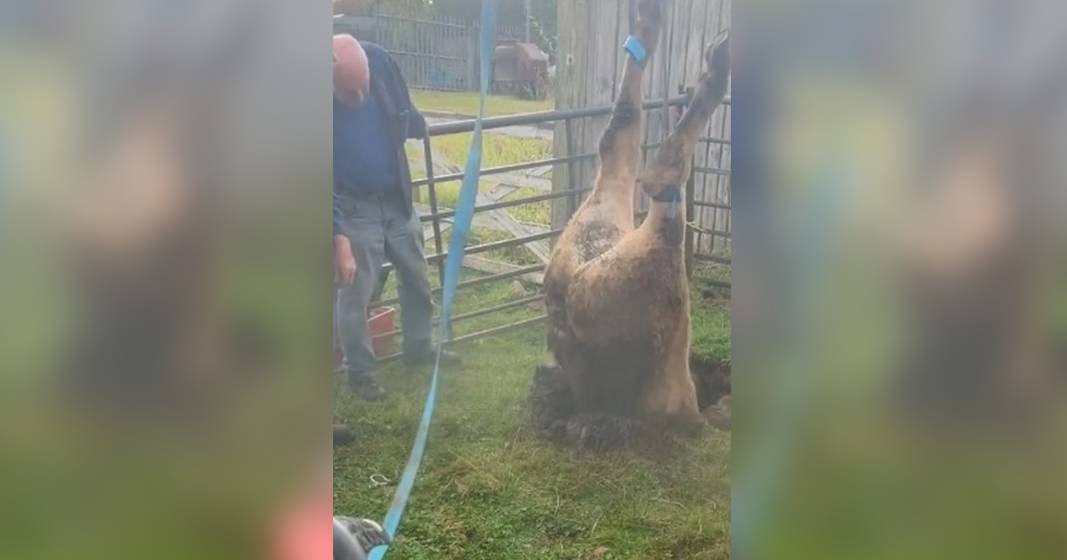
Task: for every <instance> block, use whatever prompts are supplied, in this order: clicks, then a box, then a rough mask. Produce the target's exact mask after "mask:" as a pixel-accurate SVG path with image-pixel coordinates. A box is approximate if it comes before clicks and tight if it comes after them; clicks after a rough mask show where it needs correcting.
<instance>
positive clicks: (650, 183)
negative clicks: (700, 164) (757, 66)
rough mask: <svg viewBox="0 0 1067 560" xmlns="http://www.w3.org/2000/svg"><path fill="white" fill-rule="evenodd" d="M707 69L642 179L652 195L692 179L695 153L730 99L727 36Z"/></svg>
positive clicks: (708, 58) (713, 52) (710, 54)
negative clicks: (712, 121)
mask: <svg viewBox="0 0 1067 560" xmlns="http://www.w3.org/2000/svg"><path fill="white" fill-rule="evenodd" d="M705 59H706V62H707V66H708V68H707V70H706V71H705V72H704V74H703V75H702V76H701V77H700V85H699V86H698V87H697V90H696V93H694V94H693V99H692V100H691V101H690V103H689V108H688V109H687V110H686V112H685V114H684V115H682V119H681V120H680V121H679V122H678V126H677V128H675V129H674V131H673V132H672V133H671V134H670V136H668V137H667V139H666V140H665V141H664V142H663V145H662V146H661V147H660V149H659V151H658V152H657V153H656V159H655V160H653V163H652V165H651V167H650V169H649V170H648V171H647V172H646V173H645V175H644V176H643V177H642V180H641V186H642V188H644V190H645V192H646V193H647V194H649V195H650V196H656V195H658V194H660V193H661V192H662V190H663V189H665V188H666V187H669V186H677V185H682V184H684V183H685V182H686V181H687V180H688V179H689V173H690V171H691V166H692V159H693V151H694V150H695V147H696V143H697V140H698V139H699V138H700V135H701V133H702V132H703V131H704V127H706V126H707V124H708V121H709V120H711V115H712V114H713V113H715V109H716V108H717V107H718V106H719V104H720V103H722V101H723V99H724V98H725V97H726V90H727V86H728V85H729V83H730V38H729V36H728V35H723V37H722V38H721V39H720V40H719V41H718V42H717V43H715V44H713V45H711V46H709V47H708V50H707V51H706V52H705Z"/></svg>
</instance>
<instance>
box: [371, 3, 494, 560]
mask: <svg viewBox="0 0 1067 560" xmlns="http://www.w3.org/2000/svg"><path fill="white" fill-rule="evenodd" d="M496 8H497V0H482V32H481V60H480V63H481V66H480V67H481V84H480V85H481V99H480V101H479V108H478V120H477V122H475V125H474V134H473V136H474V138H473V139H472V141H471V147H470V151H469V152H468V154H467V167H466V170H465V171H464V173H463V186H462V187H461V189H460V194H459V201H458V202H457V204H456V215H455V220H454V222H453V226H452V231H453V234H452V240H451V243H450V244H449V247H448V260H447V261H445V277H444V286H443V290H442V298H441V299H442V301H441V322H440V325H439V334H438V341H439V342H443V341H445V340H448V338H449V332H450V323H451V319H452V304H453V301H454V299H455V294H456V285H457V284H458V282H459V272H460V267H461V264H462V263H463V252H464V249H465V247H466V244H467V234H468V233H469V232H470V227H471V221H472V219H473V217H474V202H475V199H476V198H477V195H478V178H479V175H480V173H481V167H482V119H483V118H485V97H486V95H487V94H488V93H489V72H490V70H489V63H490V61H491V60H492V58H493V46H494V42H495V38H496ZM443 347H444V345H443V344H441V345H439V346H438V348H437V358H436V360H435V361H434V366H433V374H432V376H431V378H430V390H429V392H428V393H427V394H426V404H425V405H424V406H423V410H422V419H421V420H420V421H419V428H418V431H417V432H416V433H415V443H414V444H412V446H411V455H410V456H409V457H408V463H407V465H406V466H405V467H404V474H403V475H402V476H401V478H400V483H399V484H398V485H397V489H396V494H395V495H394V496H393V503H392V504H391V505H390V506H389V512H388V513H387V514H386V516H385V523H384V524H383V527H384V528H385V531H386V533H387V534H388V535H389V537H390V539H391V540H392V539H395V538H396V535H397V531H398V530H399V528H400V520H401V519H402V518H403V516H404V509H405V508H406V507H407V503H408V499H409V498H410V497H411V488H412V487H413V486H414V485H415V477H416V475H417V474H418V472H419V465H420V464H421V463H422V456H423V453H424V452H425V450H426V438H427V435H428V434H429V431H430V423H431V422H432V421H433V411H434V406H435V405H436V403H437V381H438V372H439V370H440V366H441V349H442V348H443ZM388 550H389V546H388V545H379V546H377V547H375V548H374V549H373V550H371V553H370V557H369V558H370V560H381V559H382V558H383V557H384V556H385V553H386V552H387V551H388Z"/></svg>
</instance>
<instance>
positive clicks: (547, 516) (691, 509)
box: [334, 272, 730, 560]
mask: <svg viewBox="0 0 1067 560" xmlns="http://www.w3.org/2000/svg"><path fill="white" fill-rule="evenodd" d="M467 274H468V277H470V275H472V274H473V273H470V272H468V273H467ZM513 289H514V288H512V287H511V286H509V285H508V283H494V284H490V285H487V286H484V287H480V288H479V289H476V290H463V291H461V294H460V297H459V298H458V301H457V306H458V312H462V311H463V310H470V309H473V308H477V307H485V306H487V305H492V304H495V303H500V302H501V301H504V300H505V299H506V298H514V297H515V294H513V293H511V292H512V291H513ZM693 299H694V309H693V315H694V325H700V327H699V328H700V329H703V330H702V331H701V332H708V333H711V332H718V333H719V334H718V335H715V336H713V337H712V338H715V339H716V340H720V339H721V337H722V336H725V337H727V338H726V341H727V343H728V336H729V334H728V333H729V327H728V316H726V315H724V313H725V310H724V309H723V308H716V307H709V306H707V305H705V304H703V303H702V302H701V299H700V298H699V297H694V298H693ZM540 313H541V311H540V310H536V309H529V308H521V309H519V310H515V311H513V312H509V313H507V314H506V316H505V317H499V316H490V317H485V318H479V319H477V320H472V321H469V322H461V323H459V324H457V334H461V333H462V332H470V331H472V330H480V329H484V328H486V327H487V326H489V325H490V324H500V323H502V322H507V321H513V320H516V319H519V318H523V317H531V316H535V315H537V314H540ZM705 316H707V318H705ZM724 317H726V323H725V324H724V323H723V318H724ZM461 325H462V328H460V326H461ZM697 330H698V329H697V328H695V329H694V332H696V331H697ZM701 340H705V338H701V337H697V338H695V342H699V341H701ZM458 350H459V351H460V353H461V355H462V356H463V359H464V364H463V367H462V368H458V369H456V370H454V371H447V372H445V373H444V375H443V378H442V382H441V383H442V385H441V389H440V390H441V393H440V395H439V399H440V400H439V404H438V408H437V413H436V418H435V421H434V425H433V428H432V429H431V432H430V441H429V446H428V449H427V455H426V457H425V460H424V462H423V465H422V469H421V471H420V476H419V479H418V481H417V482H416V484H415V489H414V492H413V495H412V500H411V502H410V504H409V505H408V509H407V512H406V514H405V519H404V522H403V525H402V527H401V530H400V536H399V539H398V540H397V542H396V544H395V545H394V547H393V549H392V551H391V552H390V557H391V558H394V559H396V560H430V559H434V560H436V559H452V558H463V559H470V560H509V559H538V560H540V559H548V560H552V559H558V560H562V559H567V560H572V559H586V558H590V559H592V558H599V559H601V560H608V559H614V560H621V559H638V558H640V559H646V558H655V559H686V560H709V559H719V558H728V557H729V540H730V539H729V532H730V525H729V518H730V513H729V512H730V507H729V496H730V476H729V452H730V439H729V435H728V434H723V433H720V432H713V433H708V434H706V435H705V436H703V437H701V438H700V439H697V440H691V441H678V442H675V443H673V444H672V445H670V446H669V448H668V449H666V450H660V451H658V452H656V453H655V454H653V453H652V452H648V451H643V452H642V451H637V450H625V451H617V452H612V453H606V454H599V453H581V452H577V451H574V450H572V449H567V448H562V447H559V446H556V445H553V444H550V443H547V442H545V441H542V440H540V439H538V438H537V437H535V435H534V434H533V433H532V432H531V430H530V428H529V426H528V419H527V409H526V392H527V389H528V386H529V382H530V378H531V376H532V373H533V369H534V367H535V366H537V365H538V364H541V363H544V362H545V361H546V360H547V356H546V353H545V351H544V331H543V327H541V326H536V327H530V328H528V329H524V330H520V331H516V332H513V333H511V334H506V335H501V336H496V337H492V338H487V339H482V340H480V341H476V342H471V343H468V344H465V345H461V346H460V347H459V348H458ZM698 351H705V350H703V349H698ZM711 351H713V352H716V353H718V352H720V351H721V350H720V349H716V350H711ZM427 376H428V370H427V369H426V368H407V367H404V366H401V365H392V366H388V367H386V368H385V369H383V371H382V372H381V379H382V382H383V384H384V385H385V387H386V388H387V389H388V390H389V391H390V396H389V398H388V399H386V400H385V401H384V402H381V403H365V402H362V401H358V400H356V399H354V398H353V397H352V396H351V395H350V394H349V393H348V392H347V391H345V390H343V389H341V388H340V387H338V390H337V395H338V397H337V399H336V401H335V402H336V412H337V413H338V415H339V416H340V417H342V418H343V419H344V420H345V421H346V422H347V423H348V424H349V425H350V426H352V427H353V428H354V429H355V431H356V432H357V437H358V439H357V442H356V443H355V444H353V445H351V446H349V447H346V448H343V449H339V450H337V451H336V453H335V455H334V506H335V508H336V511H338V512H339V513H345V514H350V515H360V516H366V517H371V518H378V519H380V518H381V517H383V516H384V514H385V511H386V509H387V508H388V505H389V503H390V500H391V499H392V495H393V491H394V490H395V485H392V484H391V485H389V486H386V487H380V488H370V485H369V477H370V476H371V475H373V474H384V475H385V476H387V477H389V479H390V480H392V481H396V480H397V479H398V478H399V476H400V471H401V470H402V469H403V466H404V464H405V462H406V460H407V456H408V452H409V451H410V445H411V440H412V437H413V434H414V430H415V426H416V423H417V421H418V417H419V414H420V412H421V406H422V403H423V398H424V396H425V391H426V385H427V380H428V377H427Z"/></svg>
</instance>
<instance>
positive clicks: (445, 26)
mask: <svg viewBox="0 0 1067 560" xmlns="http://www.w3.org/2000/svg"><path fill="white" fill-rule="evenodd" d="M334 32H335V33H341V32H344V33H352V34H353V35H355V36H356V37H358V38H359V39H360V40H365V41H371V42H374V43H377V44H379V45H381V46H382V47H383V48H385V49H386V50H388V51H389V52H390V53H391V54H392V55H393V58H394V59H395V60H396V62H397V64H398V65H399V66H400V69H401V71H402V72H403V74H404V78H405V79H406V80H407V82H408V85H409V86H411V87H415V88H423V89H437V90H447V91H464V90H470V91H476V90H477V89H478V25H477V22H473V21H465V20H462V19H459V18H450V17H444V16H433V17H432V19H421V18H413V17H408V16H401V15H394V14H389V13H384V12H380V13H374V14H370V15H367V16H359V17H357V16H342V17H339V18H336V19H334ZM523 33H524V30H523V28H522V26H516V25H500V26H498V27H497V41H507V40H520V39H521V38H522V36H523Z"/></svg>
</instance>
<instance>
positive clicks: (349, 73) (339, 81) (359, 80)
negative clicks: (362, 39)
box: [333, 34, 370, 107]
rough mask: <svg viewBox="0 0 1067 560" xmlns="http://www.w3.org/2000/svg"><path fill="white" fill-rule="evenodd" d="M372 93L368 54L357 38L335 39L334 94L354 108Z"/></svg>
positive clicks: (341, 37) (344, 35)
mask: <svg viewBox="0 0 1067 560" xmlns="http://www.w3.org/2000/svg"><path fill="white" fill-rule="evenodd" d="M369 92H370V64H369V62H368V61H367V53H366V52H364V51H363V47H361V46H360V45H359V41H356V39H355V37H353V36H351V35H348V34H343V35H334V37H333V93H334V95H335V96H336V97H337V99H338V100H340V101H341V102H342V103H344V104H346V105H350V106H352V107H358V106H360V105H362V104H363V100H364V99H365V98H366V97H367V95H368V93H369Z"/></svg>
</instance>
